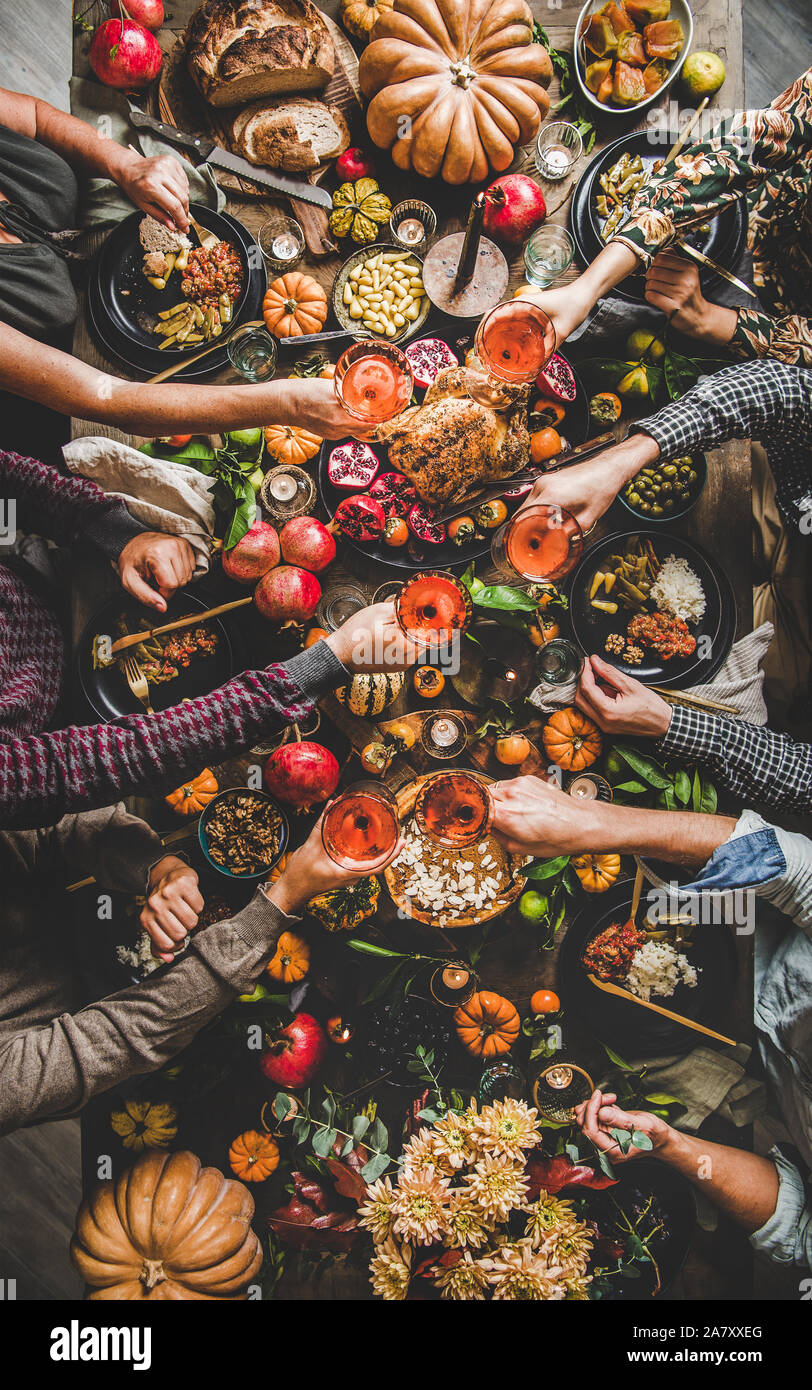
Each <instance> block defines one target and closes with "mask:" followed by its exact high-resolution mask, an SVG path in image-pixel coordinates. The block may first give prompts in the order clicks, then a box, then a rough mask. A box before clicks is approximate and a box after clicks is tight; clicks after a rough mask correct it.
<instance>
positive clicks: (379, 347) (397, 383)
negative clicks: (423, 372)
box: [333, 338, 412, 425]
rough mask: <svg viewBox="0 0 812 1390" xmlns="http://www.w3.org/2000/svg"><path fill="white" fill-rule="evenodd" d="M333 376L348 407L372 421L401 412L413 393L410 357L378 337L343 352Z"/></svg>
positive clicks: (349, 409)
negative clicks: (380, 340)
mask: <svg viewBox="0 0 812 1390" xmlns="http://www.w3.org/2000/svg"><path fill="white" fill-rule="evenodd" d="M333 380H334V382H335V393H336V396H337V398H338V400H339V402H340V403H341V405H343V407H344V409H345V410H346V411H348V412H349V414H350V415H354V416H355V418H356V419H357V420H363V421H364V423H365V424H368V425H380V424H382V423H383V422H384V420H391V419H392V418H393V417H394V416H395V415H399V414H400V412H401V411H402V410H404V409H405V408H406V406H407V405H408V404H409V400H410V397H411V394H412V369H411V366H410V365H409V359H408V357H407V356H406V354H405V353H403V352H401V350H400V348H397V347H395V346H394V344H392V343H384V342H379V341H378V340H377V339H375V338H364V339H362V340H361V341H360V342H356V343H353V344H352V346H351V347H348V348H347V349H346V351H345V352H342V354H341V356H340V357H339V359H338V362H337V363H336V371H335V377H334V378H333Z"/></svg>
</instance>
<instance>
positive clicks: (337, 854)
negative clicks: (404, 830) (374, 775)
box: [321, 782, 400, 873]
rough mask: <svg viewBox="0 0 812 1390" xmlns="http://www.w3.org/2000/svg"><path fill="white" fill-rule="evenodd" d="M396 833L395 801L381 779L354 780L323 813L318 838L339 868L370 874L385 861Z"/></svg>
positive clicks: (398, 830)
mask: <svg viewBox="0 0 812 1390" xmlns="http://www.w3.org/2000/svg"><path fill="white" fill-rule="evenodd" d="M399 835H400V821H399V819H398V807H397V801H396V800H395V797H394V795H393V794H392V792H391V791H390V790H389V788H388V787H387V786H386V785H385V784H384V783H381V782H354V783H353V785H352V786H351V787H348V788H347V790H346V791H345V792H342V793H341V795H340V796H338V797H336V799H335V801H333V802H332V803H331V804H330V805H329V806H328V807H327V810H326V811H325V813H324V819H323V821H322V826H321V840H322V844H323V845H324V848H325V850H326V851H327V853H328V854H329V856H330V858H331V859H332V860H333V862H334V863H335V864H339V865H340V866H341V868H342V869H363V870H367V871H368V872H370V873H373V872H374V871H375V869H379V868H380V867H381V865H382V864H384V863H385V862H386V860H387V859H388V858H389V856H390V855H391V854H392V852H393V850H394V849H395V847H396V845H397V842H398V836H399Z"/></svg>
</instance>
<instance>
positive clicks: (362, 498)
mask: <svg viewBox="0 0 812 1390" xmlns="http://www.w3.org/2000/svg"><path fill="white" fill-rule="evenodd" d="M385 524H386V513H385V512H384V509H383V507H382V506H381V504H380V502H376V501H375V498H374V497H367V496H366V494H365V493H363V492H361V493H358V494H357V495H356V496H354V497H345V498H344V501H343V502H339V504H338V506H337V508H336V513H335V516H334V517H333V525H334V526H336V527H337V528H338V530H339V531H340V532H341V534H342V536H346V537H347V540H350V541H376V540H378V538H379V537H380V536H382V535H383V528H384V526H385Z"/></svg>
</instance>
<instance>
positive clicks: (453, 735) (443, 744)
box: [429, 719, 459, 748]
mask: <svg viewBox="0 0 812 1390" xmlns="http://www.w3.org/2000/svg"><path fill="white" fill-rule="evenodd" d="M429 737H430V738H431V741H432V743H436V744H437V746H438V748H449V747H450V746H451V744H452V743H456V741H457V739H458V737H459V730H458V728H457V726H456V724H455V723H454V721H453V719H437V720H435V722H434V724H432V726H431V733H430V735H429Z"/></svg>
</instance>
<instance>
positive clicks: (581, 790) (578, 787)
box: [567, 772, 614, 801]
mask: <svg viewBox="0 0 812 1390" xmlns="http://www.w3.org/2000/svg"><path fill="white" fill-rule="evenodd" d="M567 793H568V795H569V796H575V797H579V798H580V799H582V800H583V801H612V800H613V799H614V793H613V791H612V788H611V787H610V785H609V783H608V782H607V780H606V778H605V777H601V776H600V774H599V773H597V772H579V773H578V775H577V777H571V778H570V780H569V782H568V783H567Z"/></svg>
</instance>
